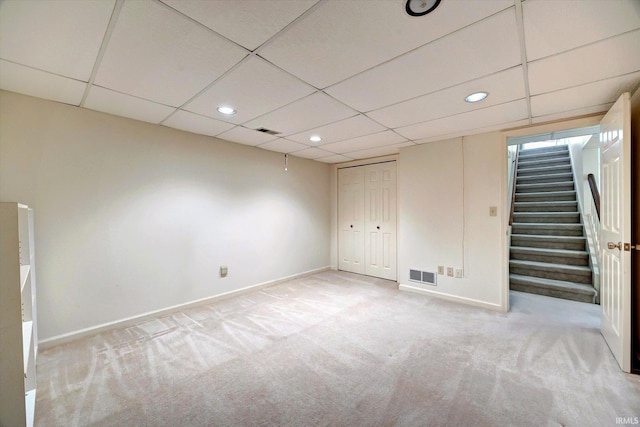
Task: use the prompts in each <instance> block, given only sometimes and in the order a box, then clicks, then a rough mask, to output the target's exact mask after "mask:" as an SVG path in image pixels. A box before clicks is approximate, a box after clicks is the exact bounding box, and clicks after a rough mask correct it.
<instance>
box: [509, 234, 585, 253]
mask: <svg viewBox="0 0 640 427" xmlns="http://www.w3.org/2000/svg"><path fill="white" fill-rule="evenodd" d="M511 246H521V247H525V248H541V249H566V250H569V251H584V250H586V244H585V242H584V241H579V242H562V241H551V240H536V239H533V238H531V239H527V238H526V237H513V236H512V237H511Z"/></svg>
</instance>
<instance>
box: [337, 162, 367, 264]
mask: <svg viewBox="0 0 640 427" xmlns="http://www.w3.org/2000/svg"><path fill="white" fill-rule="evenodd" d="M338 230H339V236H338V269H340V270H344V271H349V272H352V273H359V274H364V168H362V167H357V168H348V169H340V170H339V171H338Z"/></svg>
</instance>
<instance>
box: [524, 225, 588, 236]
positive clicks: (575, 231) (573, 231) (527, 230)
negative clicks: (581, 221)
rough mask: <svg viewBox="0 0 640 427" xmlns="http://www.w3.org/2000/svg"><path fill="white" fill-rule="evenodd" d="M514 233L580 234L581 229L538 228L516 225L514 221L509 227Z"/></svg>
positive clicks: (542, 234)
mask: <svg viewBox="0 0 640 427" xmlns="http://www.w3.org/2000/svg"><path fill="white" fill-rule="evenodd" d="M511 230H512V232H513V233H514V234H529V235H538V236H577V237H580V236H582V229H581V228H578V229H571V228H566V229H558V230H556V229H553V230H548V229H540V228H535V227H530V228H529V227H518V226H517V224H515V223H514V225H513V228H512V229H511Z"/></svg>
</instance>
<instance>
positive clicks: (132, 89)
mask: <svg viewBox="0 0 640 427" xmlns="http://www.w3.org/2000/svg"><path fill="white" fill-rule="evenodd" d="M246 54H247V52H246V51H245V50H244V49H242V48H240V47H238V46H237V45H235V44H233V43H231V42H229V41H227V40H225V39H223V38H222V37H220V36H218V35H216V34H214V33H212V32H211V31H209V30H207V29H205V28H203V27H201V26H200V25H198V24H196V23H194V22H192V21H191V20H189V19H188V18H186V17H184V16H182V15H180V14H178V13H177V12H175V11H174V10H171V9H170V8H168V7H167V6H165V5H162V4H160V3H156V2H151V1H128V2H125V3H124V5H123V6H122V10H121V11H120V15H119V17H118V21H117V23H116V25H115V28H114V30H113V33H112V35H111V39H110V41H109V45H108V47H107V49H106V51H105V54H104V57H103V59H102V63H101V65H100V69H99V70H98V73H97V75H96V80H95V82H96V84H98V85H100V86H103V87H107V88H110V89H114V90H117V91H120V92H123V93H129V94H131V95H135V96H138V97H141V98H145V99H149V100H152V101H155V102H159V103H162V104H167V105H173V106H180V105H182V104H183V103H185V102H186V101H187V100H188V99H189V98H191V97H192V96H194V95H195V94H197V93H198V92H199V91H201V90H202V89H204V88H205V87H206V86H207V85H208V84H209V83H211V82H212V81H213V80H215V79H216V78H218V77H220V76H221V75H222V74H223V73H224V72H225V71H227V70H229V69H230V68H231V67H232V66H233V65H235V64H236V63H237V62H238V61H240V60H241V59H242V58H244V57H245V56H246Z"/></svg>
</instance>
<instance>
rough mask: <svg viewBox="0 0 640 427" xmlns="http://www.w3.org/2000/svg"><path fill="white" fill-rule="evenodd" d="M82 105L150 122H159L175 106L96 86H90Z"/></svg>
mask: <svg viewBox="0 0 640 427" xmlns="http://www.w3.org/2000/svg"><path fill="white" fill-rule="evenodd" d="M84 106H85V107H86V108H89V109H91V110H96V111H102V112H104V113H109V114H114V115H116V116H121V117H128V118H130V119H135V120H141V121H143V122H150V123H160V122H161V121H162V120H163V119H164V118H165V117H167V116H168V115H169V114H171V113H172V112H173V111H174V110H175V108H171V107H167V106H166V105H162V104H156V103H155V102H151V101H147V100H145V99H140V98H136V97H133V96H130V95H126V94H124V93H119V92H114V91H112V90H108V89H104V88H101V87H98V86H93V87H91V89H90V90H89V96H87V99H86V101H85V103H84Z"/></svg>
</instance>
